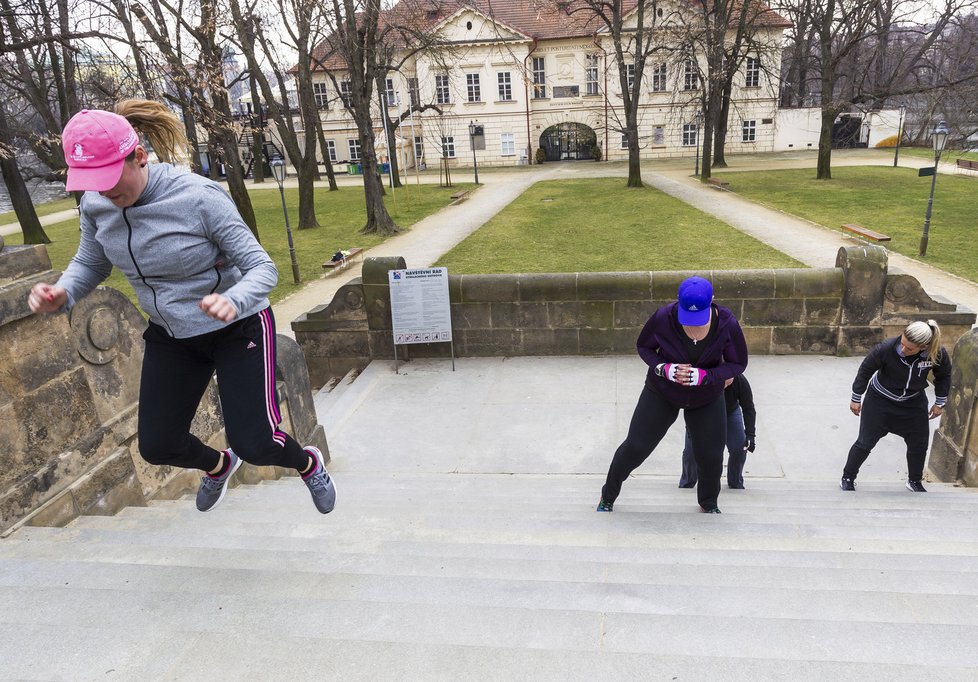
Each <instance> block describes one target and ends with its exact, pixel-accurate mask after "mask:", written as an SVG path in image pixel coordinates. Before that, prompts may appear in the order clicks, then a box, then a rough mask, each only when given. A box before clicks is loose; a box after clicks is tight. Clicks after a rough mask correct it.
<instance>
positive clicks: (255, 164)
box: [248, 76, 265, 183]
mask: <svg viewBox="0 0 978 682" xmlns="http://www.w3.org/2000/svg"><path fill="white" fill-rule="evenodd" d="M248 81H249V83H250V85H251V110H252V111H251V115H250V116H249V117H248V118H249V120H250V121H251V122H252V123H251V158H252V159H254V161H252V163H251V179H252V181H253V182H256V183H260V182H265V129H264V127H263V126H262V115H261V100H260V99H259V98H258V83H256V82H255V77H254V76H251V77H250V78H248Z"/></svg>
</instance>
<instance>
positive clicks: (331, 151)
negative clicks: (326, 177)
mask: <svg viewBox="0 0 978 682" xmlns="http://www.w3.org/2000/svg"><path fill="white" fill-rule="evenodd" d="M326 153H327V154H328V155H329V161H330V163H336V142H334V141H333V140H326Z"/></svg>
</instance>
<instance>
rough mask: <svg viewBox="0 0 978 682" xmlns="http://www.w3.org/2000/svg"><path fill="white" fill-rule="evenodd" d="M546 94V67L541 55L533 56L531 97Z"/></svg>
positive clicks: (537, 97)
mask: <svg viewBox="0 0 978 682" xmlns="http://www.w3.org/2000/svg"><path fill="white" fill-rule="evenodd" d="M546 96H547V67H546V61H545V60H544V58H543V57H534V58H533V99H544V98H546Z"/></svg>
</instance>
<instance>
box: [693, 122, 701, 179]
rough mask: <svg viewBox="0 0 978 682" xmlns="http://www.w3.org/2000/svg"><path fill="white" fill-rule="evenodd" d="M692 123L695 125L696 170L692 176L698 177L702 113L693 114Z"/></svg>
mask: <svg viewBox="0 0 978 682" xmlns="http://www.w3.org/2000/svg"><path fill="white" fill-rule="evenodd" d="M693 121H694V122H695V123H696V170H695V171H693V175H695V176H697V177H699V174H700V124H701V123H702V122H703V112H702V111H697V112H696V113H695V114H693Z"/></svg>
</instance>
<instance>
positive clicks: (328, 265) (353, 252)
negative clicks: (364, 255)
mask: <svg viewBox="0 0 978 682" xmlns="http://www.w3.org/2000/svg"><path fill="white" fill-rule="evenodd" d="M346 250H347V251H348V252H349V253H347V255H346V256H344V257H343V258H341V259H340V260H328V261H326V262H325V263H323V269H324V270H329V269H337V270H338V269H340V268H343V267H346V266H347V265H349V264H350V263H352V262H353V259H354V258H356V256H357V254H358V253H361V252H362V251H363V249H361V248H360V247H356V246H355V247H353V248H352V249H346Z"/></svg>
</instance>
